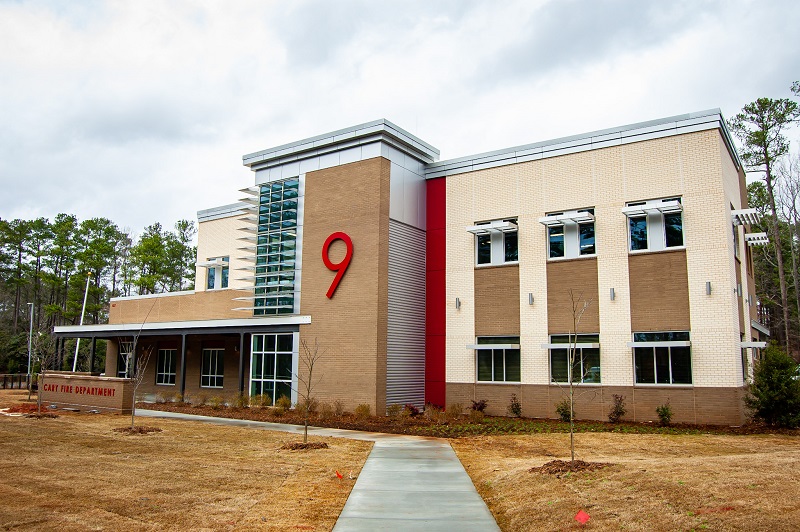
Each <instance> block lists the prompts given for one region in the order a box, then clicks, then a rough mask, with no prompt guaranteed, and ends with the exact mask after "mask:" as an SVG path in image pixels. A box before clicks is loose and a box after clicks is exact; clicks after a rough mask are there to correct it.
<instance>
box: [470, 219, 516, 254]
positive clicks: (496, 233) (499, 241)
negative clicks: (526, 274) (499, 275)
mask: <svg viewBox="0 0 800 532" xmlns="http://www.w3.org/2000/svg"><path fill="white" fill-rule="evenodd" d="M467 231H469V232H470V233H472V234H474V235H475V263H476V264H477V265H478V266H489V265H498V264H506V263H516V262H517V261H518V260H519V257H518V246H517V242H518V238H517V219H516V218H508V219H506V220H495V221H493V222H480V223H478V224H476V225H473V226H472V227H468V228H467Z"/></svg>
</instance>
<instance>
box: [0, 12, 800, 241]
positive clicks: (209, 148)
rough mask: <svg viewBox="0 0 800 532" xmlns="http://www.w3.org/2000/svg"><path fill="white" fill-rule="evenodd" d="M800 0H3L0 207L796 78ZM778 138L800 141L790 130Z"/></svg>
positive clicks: (107, 204)
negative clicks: (356, 135) (380, 139)
mask: <svg viewBox="0 0 800 532" xmlns="http://www.w3.org/2000/svg"><path fill="white" fill-rule="evenodd" d="M798 22H800V2H797V1H796V0H786V1H769V0H759V1H733V0H722V1H705V2H704V1H700V0H686V1H670V0H660V1H655V0H653V1H643V0H618V1H614V0H610V1H599V0H598V1H594V0H583V1H581V0H557V1H556V0H553V1H533V0H524V1H500V0H486V1H480V0H475V1H455V0H451V1H436V2H433V1H426V0H422V1H406V2H397V1H374V0H371V1H368V0H365V1H332V0H328V1H307V2H300V1H291V2H290V1H279V2H268V1H263V0H262V1H244V0H237V1H226V2H223V1H166V0H159V1H146V0H136V1H119V2H114V1H107V2H106V1H89V0H84V1H78V0H75V1H68V0H62V1H30V2H29V1H9V0H0V184H2V192H0V217H2V218H15V217H21V218H32V217H37V216H45V217H50V218H52V217H53V216H54V215H55V214H57V213H58V212H69V213H74V214H76V215H78V217H79V218H80V219H85V218H88V217H93V216H105V217H108V218H110V219H112V220H113V221H114V222H116V223H117V224H118V225H119V226H120V227H128V228H131V229H132V230H133V231H134V232H138V231H140V230H141V229H142V228H143V227H144V226H146V225H149V224H151V223H153V222H155V221H160V222H162V223H163V224H164V225H165V226H168V227H169V226H172V224H174V222H175V221H176V220H178V219H181V218H186V219H195V217H196V212H197V210H198V209H204V208H208V207H213V206H217V205H222V204H226V203H231V202H233V201H235V200H237V199H238V198H239V197H240V196H241V194H240V193H238V192H237V190H238V189H240V188H243V187H246V186H249V185H251V184H252V183H253V175H252V173H251V172H250V171H249V170H248V169H247V168H246V167H243V166H242V160H241V156H242V155H244V154H246V153H251V152H254V151H258V150H261V149H264V148H268V147H271V146H275V145H279V144H283V143H286V142H291V141H294V140H299V139H301V138H305V137H309V136H313V135H316V134H320V133H325V132H328V131H332V130H335V129H340V128H343V127H347V126H351V125H355V124H359V123H362V122H367V121H370V120H374V119H377V118H387V119H389V120H391V121H393V122H395V123H396V124H398V125H399V126H401V127H403V128H405V129H407V130H408V131H410V132H411V133H414V134H416V135H417V136H419V137H421V138H422V139H423V140H425V141H427V142H429V143H430V144H433V145H434V146H436V147H437V148H439V149H440V150H441V153H442V159H449V158H453V157H459V156H463V155H468V154H472V153H477V152H483V151H489V150H493V149H498V148H503V147H508V146H513V145H519V144H526V143H530V142H537V141H541V140H547V139H551V138H556V137H560V136H566V135H572V134H577V133H582V132H587V131H592V130H596V129H603V128H607V127H613V126H618V125H623V124H628V123H632V122H638V121H643V120H650V119H655V118H660V117H665V116H670V115H675V114H681V113H686V112H691V111H699V110H703V109H709V108H714V107H719V108H721V109H722V112H723V114H724V115H725V116H726V117H731V116H733V115H734V114H736V112H738V111H739V110H740V109H741V107H742V106H743V105H744V104H745V103H747V102H750V101H752V100H754V99H756V98H758V97H761V96H769V97H773V98H778V97H788V96H790V91H789V87H790V85H791V82H792V81H794V80H797V79H800V53H798V51H799V50H800V30H798V27H799V26H800V25H799V24H798ZM792 140H793V142H795V143H800V134H793V135H792Z"/></svg>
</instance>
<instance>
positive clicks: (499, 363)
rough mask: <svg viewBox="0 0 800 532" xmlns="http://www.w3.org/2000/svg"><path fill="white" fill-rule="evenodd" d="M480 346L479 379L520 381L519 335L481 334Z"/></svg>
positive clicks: (478, 351)
mask: <svg viewBox="0 0 800 532" xmlns="http://www.w3.org/2000/svg"><path fill="white" fill-rule="evenodd" d="M478 346H479V347H478V349H476V350H475V353H476V356H477V366H478V381H486V382H520V380H521V379H520V358H519V336H479V337H478ZM483 346H486V347H483ZM514 346H516V347H514Z"/></svg>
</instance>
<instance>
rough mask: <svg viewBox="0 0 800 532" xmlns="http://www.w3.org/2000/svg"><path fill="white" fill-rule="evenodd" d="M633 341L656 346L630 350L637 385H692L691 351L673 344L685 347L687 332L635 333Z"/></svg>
mask: <svg viewBox="0 0 800 532" xmlns="http://www.w3.org/2000/svg"><path fill="white" fill-rule="evenodd" d="M633 340H634V343H638V342H650V343H653V344H656V345H653V346H646V347H644V346H643V347H638V346H635V347H634V349H633V358H634V367H635V372H636V383H637V384H692V352H691V348H690V347H689V346H688V345H676V344H681V343H687V344H688V341H689V333H688V332H686V331H677V332H658V333H634V334H633ZM658 344H662V345H658Z"/></svg>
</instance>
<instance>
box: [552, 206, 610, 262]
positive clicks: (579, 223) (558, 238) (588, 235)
mask: <svg viewBox="0 0 800 532" xmlns="http://www.w3.org/2000/svg"><path fill="white" fill-rule="evenodd" d="M539 222H540V223H542V224H543V225H545V226H546V227H547V257H548V258H550V259H561V258H576V257H583V256H590V255H594V254H595V253H597V250H596V248H595V233H594V209H578V210H573V211H564V212H553V213H549V214H548V215H547V216H545V217H543V218H539Z"/></svg>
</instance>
